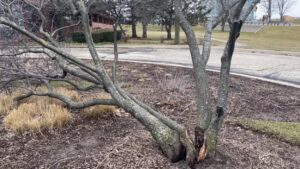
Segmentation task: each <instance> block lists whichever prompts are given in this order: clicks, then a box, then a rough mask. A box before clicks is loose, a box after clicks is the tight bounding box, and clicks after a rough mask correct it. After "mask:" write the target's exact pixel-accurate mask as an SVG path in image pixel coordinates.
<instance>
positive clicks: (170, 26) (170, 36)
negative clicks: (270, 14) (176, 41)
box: [165, 24, 172, 40]
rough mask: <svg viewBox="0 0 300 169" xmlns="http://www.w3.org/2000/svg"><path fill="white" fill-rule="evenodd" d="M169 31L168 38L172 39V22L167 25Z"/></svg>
mask: <svg viewBox="0 0 300 169" xmlns="http://www.w3.org/2000/svg"><path fill="white" fill-rule="evenodd" d="M165 28H166V31H167V40H172V24H167V25H165Z"/></svg>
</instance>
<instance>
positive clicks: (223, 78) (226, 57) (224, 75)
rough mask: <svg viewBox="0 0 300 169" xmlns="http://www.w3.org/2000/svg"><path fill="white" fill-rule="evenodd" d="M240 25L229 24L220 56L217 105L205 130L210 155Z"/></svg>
mask: <svg viewBox="0 0 300 169" xmlns="http://www.w3.org/2000/svg"><path fill="white" fill-rule="evenodd" d="M242 25H243V22H242V21H235V22H234V23H232V25H231V26H230V28H231V29H230V34H229V39H228V41H227V44H226V47H225V49H224V53H223V56H222V58H221V73H220V85H219V89H218V106H217V109H216V111H215V114H214V116H213V118H212V122H211V124H210V126H209V128H208V131H207V141H208V142H207V149H208V153H209V155H210V156H214V155H215V153H216V148H217V143H218V134H219V131H220V129H221V127H222V124H223V120H224V115H225V112H226V111H227V102H228V93H229V74H230V67H231V60H232V56H233V53H234V49H235V42H236V40H237V38H238V37H239V35H240V32H241V28H242Z"/></svg>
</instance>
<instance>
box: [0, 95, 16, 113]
mask: <svg viewBox="0 0 300 169" xmlns="http://www.w3.org/2000/svg"><path fill="white" fill-rule="evenodd" d="M14 106H15V105H14V95H4V94H0V116H3V115H6V114H7V113H8V112H9V111H11V110H12V109H13V108H14Z"/></svg>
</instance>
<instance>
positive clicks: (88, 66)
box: [0, 0, 259, 168]
mask: <svg viewBox="0 0 300 169" xmlns="http://www.w3.org/2000/svg"><path fill="white" fill-rule="evenodd" d="M12 1H13V3H11V2H12ZM12 1H10V2H8V3H6V2H5V3H4V2H3V1H1V6H0V8H2V9H5V11H8V12H6V13H5V14H3V15H1V16H0V25H5V26H7V27H10V28H11V29H13V30H15V31H17V32H19V33H20V34H22V35H23V36H24V37H26V38H27V39H28V38H29V39H30V40H32V41H34V42H35V43H36V44H37V45H39V46H40V48H32V47H30V46H26V45H25V46H17V48H15V46H11V47H12V49H9V46H6V48H5V50H4V51H3V52H2V54H1V57H0V59H1V60H0V63H3V64H0V71H1V72H0V74H1V77H3V78H2V79H1V84H0V86H1V87H6V86H10V85H9V84H14V85H17V84H21V85H24V86H22V87H27V90H28V93H26V94H24V95H21V96H20V97H17V98H16V100H17V101H20V100H23V99H25V98H28V97H31V96H48V97H51V98H55V99H58V100H60V101H62V102H64V103H65V105H66V106H67V107H68V108H70V109H82V108H86V107H90V106H95V105H117V106H119V107H121V108H123V109H124V110H125V111H127V112H128V113H130V114H131V115H132V116H133V117H134V118H136V119H137V120H138V121H139V122H140V123H141V124H142V125H144V126H145V128H146V129H147V130H148V131H149V132H150V133H151V134H152V136H153V138H154V139H155V140H156V141H157V143H158V145H159V146H160V148H161V150H162V152H163V153H164V154H165V155H166V156H167V157H168V158H169V159H170V160H171V161H173V162H175V161H179V160H183V159H185V160H186V161H187V162H188V164H189V165H190V166H191V167H192V168H193V167H194V165H195V162H196V161H201V160H204V159H205V158H206V157H207V154H208V155H209V156H213V155H214V154H215V151H216V144H217V136H218V132H219V130H220V128H221V125H222V123H223V118H224V115H225V113H226V111H227V100H228V92H229V83H228V81H229V72H230V65H231V59H232V56H233V52H234V48H235V42H236V40H237V38H238V37H239V34H240V30H241V27H242V25H243V22H244V21H245V20H246V18H247V16H248V15H249V13H250V12H251V11H252V9H253V8H254V6H255V4H257V3H258V1H259V0H255V1H254V2H253V4H252V5H251V6H249V8H248V9H247V12H246V14H245V15H241V12H242V9H243V6H244V5H245V2H246V0H241V1H239V3H238V4H236V5H234V6H233V7H232V8H231V9H230V16H229V24H230V29H231V30H230V36H229V39H228V42H227V45H226V47H225V49H224V53H223V56H222V67H221V74H220V86H219V92H218V107H216V111H213V110H212V109H213V108H212V107H211V96H210V94H209V91H208V89H209V84H208V79H207V76H208V75H207V73H206V65H207V61H208V59H209V56H210V48H211V34H212V29H213V27H214V25H217V24H218V23H217V22H219V21H220V20H221V19H220V18H222V17H223V16H222V15H221V16H219V18H218V19H216V20H213V18H212V17H209V18H208V19H207V24H206V32H205V36H204V45H203V50H202V53H201V52H200V50H199V46H198V44H197V40H196V36H195V33H194V31H193V29H192V25H191V24H190V22H188V20H187V18H186V16H185V15H184V13H183V10H182V9H183V8H182V7H183V5H182V3H181V2H182V1H181V0H174V5H175V8H174V10H175V11H176V15H177V17H178V18H179V23H180V26H181V28H182V29H183V31H184V32H185V34H186V36H187V41H188V45H189V48H190V52H191V57H192V61H193V72H194V77H195V82H196V93H197V108H198V119H197V126H196V128H195V141H194V142H193V141H192V138H191V135H190V134H189V132H188V130H187V129H186V128H185V127H184V126H183V125H181V124H179V123H177V122H176V121H174V120H172V119H170V118H169V117H167V116H165V115H163V114H162V113H160V112H157V111H155V110H154V109H152V108H151V107H149V106H147V105H146V104H145V103H143V102H141V101H139V100H137V99H136V98H134V97H133V96H131V95H129V94H127V93H126V92H125V91H124V90H123V89H122V88H121V87H120V86H119V85H118V82H117V79H116V78H113V79H115V80H112V79H111V77H110V76H109V74H108V73H107V71H106V70H105V69H104V66H103V63H102V60H101V58H100V57H99V55H98V51H97V50H96V47H95V45H94V42H93V39H92V36H91V30H90V27H89V17H88V8H87V6H86V5H87V2H86V1H83V0H74V1H73V0H69V1H68V5H69V7H70V9H71V10H72V13H73V14H74V15H75V16H78V17H79V19H80V20H81V24H82V26H83V30H84V35H85V38H86V41H87V46H88V49H89V51H90V56H91V60H92V62H91V63H86V62H84V61H82V60H80V59H78V58H77V57H76V56H74V55H71V54H69V53H68V52H66V51H65V50H64V49H62V48H61V46H60V45H59V43H57V41H56V40H55V39H53V37H52V36H51V34H49V33H48V32H45V31H44V30H43V29H44V26H45V25H43V23H45V22H44V19H45V18H44V17H42V16H40V19H41V20H42V22H41V24H40V25H39V26H40V29H39V32H38V33H33V32H31V31H30V30H28V29H26V27H21V26H19V23H18V22H17V21H16V20H12V19H10V17H13V16H14V15H13V13H14V12H9V11H10V9H11V8H12V5H13V4H14V3H15V2H16V0H12ZM209 7H211V6H210V5H209ZM36 10H38V13H39V14H41V11H42V10H43V6H40V7H39V8H37V9H36ZM115 30H116V29H115ZM40 34H42V35H43V36H42V37H41V36H38V35H40ZM26 38H24V39H26ZM32 53H34V54H39V55H41V56H43V57H41V56H40V58H41V59H45V62H46V63H47V64H45V65H52V66H50V67H49V69H48V67H46V68H45V67H44V66H40V68H41V69H45V71H42V72H41V71H37V70H36V69H35V68H36V67H35V66H36V64H26V62H28V61H27V59H26V57H21V56H23V54H32ZM115 54H116V56H117V48H116V41H115ZM116 62H117V57H115V63H116ZM48 63H51V64H48ZM53 70H55V73H59V72H62V74H56V75H55V74H54V75H53ZM2 75H3V76H2ZM67 76H73V77H76V78H77V79H80V80H83V81H86V82H89V83H91V84H93V85H92V86H90V87H89V88H82V87H81V86H78V85H77V84H76V83H75V82H74V81H73V80H72V79H68V78H67ZM113 76H114V75H113ZM52 81H61V82H63V83H67V84H70V85H72V86H74V88H75V89H77V90H81V91H86V90H90V89H94V90H104V91H106V92H108V93H110V94H111V96H112V99H92V100H89V101H80V102H74V101H72V100H70V99H69V98H68V97H66V96H64V95H62V94H61V93H56V92H54V91H53V90H52V86H51V83H50V82H52ZM16 82H18V83H16ZM21 82H23V83H21ZM32 82H40V83H43V84H45V86H47V88H48V91H46V92H45V91H37V90H32V89H30V88H28V86H26V85H27V84H30V83H32Z"/></svg>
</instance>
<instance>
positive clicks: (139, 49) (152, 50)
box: [66, 46, 300, 86]
mask: <svg viewBox="0 0 300 169" xmlns="http://www.w3.org/2000/svg"><path fill="white" fill-rule="evenodd" d="M66 50H69V52H71V53H72V54H74V55H76V56H78V57H80V58H89V57H90V56H89V53H88V50H87V49H86V48H68V49H66ZM97 50H98V52H99V54H100V56H101V57H103V58H104V59H112V58H113V51H112V48H111V47H110V46H106V47H101V48H97ZM119 52H120V56H119V57H120V60H130V61H146V62H151V63H168V64H176V65H183V66H191V64H192V61H191V57H190V54H189V50H188V48H187V47H183V46H163V47H160V46H136V47H126V46H123V47H120V49H119ZM222 52H223V49H222V48H221V47H213V48H212V53H211V57H210V59H209V62H208V69H213V70H219V69H220V65H221V62H220V57H221V55H222ZM232 72H233V73H238V74H244V75H251V76H255V77H260V78H266V79H271V80H278V81H282V82H286V83H290V84H294V85H298V86H300V53H289V54H286V53H285V52H270V51H256V52H254V51H253V50H245V49H237V50H236V51H235V53H234V57H233V61H232Z"/></svg>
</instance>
